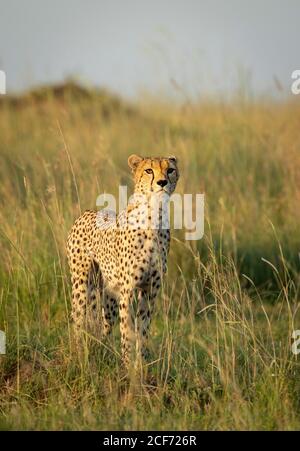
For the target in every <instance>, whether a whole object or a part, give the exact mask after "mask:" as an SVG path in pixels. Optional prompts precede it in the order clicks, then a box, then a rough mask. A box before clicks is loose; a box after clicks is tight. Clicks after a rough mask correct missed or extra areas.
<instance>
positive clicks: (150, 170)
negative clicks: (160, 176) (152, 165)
mask: <svg viewBox="0 0 300 451" xmlns="http://www.w3.org/2000/svg"><path fill="white" fill-rule="evenodd" d="M145 172H147V174H153V171H152V169H145Z"/></svg>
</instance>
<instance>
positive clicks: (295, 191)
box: [0, 82, 300, 429]
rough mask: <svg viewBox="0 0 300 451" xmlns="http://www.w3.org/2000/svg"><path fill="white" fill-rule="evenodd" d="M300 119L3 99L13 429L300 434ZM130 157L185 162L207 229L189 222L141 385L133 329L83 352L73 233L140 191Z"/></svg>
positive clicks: (258, 111)
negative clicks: (295, 338) (111, 199)
mask: <svg viewBox="0 0 300 451" xmlns="http://www.w3.org/2000/svg"><path fill="white" fill-rule="evenodd" d="M299 122H300V104H299V102H290V103H288V102H286V103H276V102H271V101H269V102H267V101H256V102H253V103H249V102H248V103H245V102H242V101H239V100H236V101H233V102H232V103H221V102H219V103H218V102H215V103H214V102H203V103H195V104H190V103H189V104H186V105H182V106H176V105H173V104H171V103H168V102H163V101H158V100H155V101H152V102H150V101H149V100H148V101H145V102H140V103H139V104H136V105H129V104H127V103H126V102H125V101H123V100H121V99H119V98H118V97H117V96H113V95H111V94H110V93H108V92H106V91H102V90H96V89H87V88H83V87H81V86H78V85H76V84H75V83H73V82H67V83H66V84H63V85H58V86H49V87H43V88H39V89H36V90H33V91H31V92H29V93H25V94H24V95H22V96H5V97H0V158H1V165H0V224H1V225H0V236H1V240H0V251H1V256H2V258H1V265H0V329H2V330H5V332H6V334H7V355H6V356H0V412H1V414H2V415H1V416H0V418H1V419H0V427H1V428H10V429H29V428H30V429H49V428H51V429H54V428H58V429H80V428H85V429H108V428H114V429H147V428H159V429H234V428H235V429H291V428H299V426H300V417H299V414H300V407H299V402H298V399H299V394H300V384H299V380H300V379H299V363H298V361H297V357H296V356H294V355H293V354H292V352H291V343H292V339H291V335H292V331H293V330H295V329H300V315H299V313H298V307H299V286H300V284H299V280H300V279H299V276H300V271H299V268H300V261H299V251H300V234H299V223H300V209H299V205H300V153H299V148H300V135H299ZM130 153H140V154H142V155H143V154H144V155H150V154H151V155H168V154H175V155H176V156H177V157H178V159H179V165H180V172H181V178H180V182H179V185H178V192H180V193H205V236H204V238H203V239H202V240H200V241H198V242H186V241H184V233H183V231H174V233H173V240H172V244H171V252H170V257H169V269H168V276H167V279H166V282H165V284H164V287H163V290H162V293H161V295H160V297H159V300H158V304H157V309H156V315H155V319H154V322H153V324H152V338H151V348H152V353H153V358H154V362H153V363H152V364H151V365H150V366H149V368H148V372H149V374H148V377H147V378H145V379H144V380H143V381H140V380H136V379H134V378H133V379H131V380H130V381H129V382H128V381H126V380H125V379H124V378H123V374H122V370H121V368H120V362H119V357H118V349H119V348H118V341H119V338H118V331H117V330H116V333H115V335H114V337H113V340H112V341H111V342H109V343H106V344H105V345H99V344H97V343H95V346H92V348H91V349H89V350H86V353H85V355H84V356H78V355H77V354H76V353H74V350H73V348H72V346H71V330H70V324H69V311H70V281H69V274H68V269H67V265H66V253H65V241H66V236H67V233H68V230H69V228H70V226H71V224H72V222H73V221H74V219H75V218H76V217H77V216H78V215H79V214H80V212H81V211H83V210H85V209H90V208H96V198H97V196H98V195H99V194H101V193H103V192H110V193H113V194H117V193H118V186H119V185H120V184H122V185H124V184H128V185H129V187H130V188H132V182H131V178H130V171H129V169H128V167H127V157H128V155H129V154H130Z"/></svg>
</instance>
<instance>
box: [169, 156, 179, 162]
mask: <svg viewBox="0 0 300 451" xmlns="http://www.w3.org/2000/svg"><path fill="white" fill-rule="evenodd" d="M168 160H170V161H173V162H174V163H177V158H176V157H175V156H174V155H170V156H169V157H168Z"/></svg>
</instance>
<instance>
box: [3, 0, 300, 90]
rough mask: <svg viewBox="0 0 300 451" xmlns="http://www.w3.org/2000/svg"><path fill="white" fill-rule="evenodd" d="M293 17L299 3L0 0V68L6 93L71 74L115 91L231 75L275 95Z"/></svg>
mask: <svg viewBox="0 0 300 451" xmlns="http://www.w3.org/2000/svg"><path fill="white" fill-rule="evenodd" d="M299 23H300V0H285V1H284V0H51V1H50V0H49V1H46V0H26V1H23V0H6V1H5V0H0V70H4V71H5V72H6V78H7V89H8V91H15V90H22V89H24V88H27V87H29V86H33V85H36V84H41V83H47V82H57V81H61V80H63V79H64V78H66V77H68V76H76V77H78V78H79V80H81V81H82V82H86V83H91V84H93V85H97V86H104V87H107V88H110V89H112V90H113V91H114V92H117V93H120V94H122V95H124V96H130V97H134V96H135V95H137V94H138V93H140V92H141V91H142V90H148V91H151V92H154V93H158V92H161V91H164V92H167V93H168V94H172V92H175V91H177V94H178V92H179V91H180V90H182V91H183V92H184V93H185V94H186V95H189V96H194V95H198V94H200V95H201V94H203V93H206V92H209V93H213V94H218V93H226V92H228V91H230V90H231V89H232V88H235V87H236V86H237V80H238V77H239V76H240V77H241V78H245V77H246V79H247V80H250V82H249V83H250V86H251V87H252V90H253V92H255V93H261V92H263V93H264V92H268V93H270V94H276V92H277V93H278V88H276V86H275V83H274V76H276V77H277V79H278V80H279V81H280V82H281V84H282V85H283V86H284V87H285V90H286V92H289V91H288V90H289V87H290V85H291V73H292V72H293V70H295V69H300V50H299V45H300V24H299ZM239 74H240V75H239ZM245 74H246V75H245ZM249 74H250V75H249ZM172 79H174V80H176V83H177V84H178V85H179V86H180V90H179V91H178V90H176V88H175V87H174V83H172V82H171V81H170V80H172ZM179 95H181V94H180V93H179Z"/></svg>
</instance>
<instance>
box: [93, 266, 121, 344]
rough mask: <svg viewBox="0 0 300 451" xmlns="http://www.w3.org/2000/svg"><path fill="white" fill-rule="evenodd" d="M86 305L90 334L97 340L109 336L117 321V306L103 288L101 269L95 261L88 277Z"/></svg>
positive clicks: (115, 301) (109, 293)
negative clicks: (88, 314)
mask: <svg viewBox="0 0 300 451" xmlns="http://www.w3.org/2000/svg"><path fill="white" fill-rule="evenodd" d="M88 304H89V311H90V318H89V322H90V329H91V332H92V333H93V335H94V336H96V338H98V339H102V338H104V337H107V336H109V335H110V334H111V332H112V329H113V326H114V324H115V322H116V319H117V311H118V305H117V300H116V297H115V296H114V294H113V293H112V292H111V291H110V290H109V289H108V288H107V287H104V284H103V278H102V275H101V269H100V267H99V265H98V263H96V262H95V261H93V263H92V266H91V269H90V272H89V277H88Z"/></svg>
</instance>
